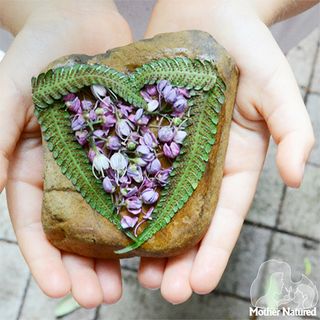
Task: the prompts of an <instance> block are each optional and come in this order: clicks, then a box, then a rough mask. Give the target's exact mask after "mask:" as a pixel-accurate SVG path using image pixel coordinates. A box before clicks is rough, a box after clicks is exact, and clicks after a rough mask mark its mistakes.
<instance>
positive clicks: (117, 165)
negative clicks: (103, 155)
mask: <svg viewBox="0 0 320 320" xmlns="http://www.w3.org/2000/svg"><path fill="white" fill-rule="evenodd" d="M110 165H111V168H112V169H113V170H116V171H123V170H124V169H126V168H127V166H128V160H127V158H126V157H125V156H124V155H123V154H122V153H120V152H117V153H114V154H113V155H112V156H111V158H110Z"/></svg>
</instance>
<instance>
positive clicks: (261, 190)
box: [0, 29, 320, 320]
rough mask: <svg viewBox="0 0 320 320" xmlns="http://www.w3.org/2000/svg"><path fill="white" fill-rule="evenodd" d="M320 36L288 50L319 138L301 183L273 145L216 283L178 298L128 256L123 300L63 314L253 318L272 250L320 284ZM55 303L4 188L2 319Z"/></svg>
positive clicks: (31, 318)
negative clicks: (164, 292) (292, 182)
mask: <svg viewBox="0 0 320 320" xmlns="http://www.w3.org/2000/svg"><path fill="white" fill-rule="evenodd" d="M319 40H320V38H319V29H318V30H315V31H314V32H312V33H311V34H310V35H309V36H308V37H306V38H305V39H304V40H303V41H302V42H301V43H300V44H299V45H298V46H296V47H295V48H294V49H292V50H291V51H290V52H289V54H288V59H289V61H290V64H291V66H292V68H293V70H294V73H295V75H296V78H297V81H298V83H299V86H300V88H301V94H302V95H303V97H304V100H305V102H306V105H307V108H308V111H309V113H310V116H311V118H312V121H313V125H314V130H315V134H316V138H317V143H316V146H315V148H314V150H313V153H312V155H311V157H310V160H309V163H308V165H307V167H306V174H305V178H304V181H303V184H302V186H301V188H300V189H299V190H293V189H290V188H287V187H286V186H284V185H283V183H282V181H281V180H280V178H279V175H278V172H277V169H276V166H275V162H274V155H275V147H274V145H271V148H270V150H269V154H268V157H267V161H266V164H265V168H264V170H263V174H262V177H261V179H260V183H259V187H258V191H257V194H256V197H255V200H254V203H253V205H252V208H251V210H250V213H249V215H248V218H247V220H246V222H245V225H244V228H243V230H242V233H241V236H240V239H239V242H238V244H237V246H236V249H235V250H234V253H233V255H232V257H231V259H230V262H229V265H228V268H227V270H226V272H225V274H224V277H223V279H222V281H221V283H220V285H219V287H218V289H217V290H216V291H215V292H213V293H212V294H209V295H207V296H199V295H196V294H194V295H193V296H192V298H191V299H190V300H189V301H188V302H186V303H184V304H182V305H178V306H174V305H171V304H169V303H167V302H165V301H163V299H162V298H161V295H160V293H159V291H151V290H146V289H143V288H141V287H140V286H139V284H138V282H137V279H136V278H137V276H136V275H137V274H136V270H137V266H138V260H137V259H130V260H129V259H126V260H124V261H123V279H124V280H123V282H124V294H123V298H122V300H121V301H120V302H119V303H117V304H115V305H111V306H101V307H99V308H97V309H94V310H84V309H80V310H78V311H76V312H75V313H73V314H71V315H69V316H66V317H64V319H66V320H73V319H77V320H94V319H96V320H102V319H112V320H117V319H124V318H125V319H230V318H231V319H248V318H249V316H248V310H249V306H250V296H249V290H250V286H251V283H252V281H253V280H254V278H255V276H256V274H257V272H258V269H259V266H260V265H261V263H263V262H264V261H266V260H268V259H271V258H274V259H280V260H283V261H287V262H288V263H289V264H290V265H291V267H292V270H293V278H294V279H295V280H299V277H300V275H301V274H302V273H304V270H305V263H306V262H310V263H311V266H312V268H311V275H310V276H309V278H310V279H311V280H312V281H313V282H314V283H315V284H316V285H317V286H318V290H319V291H320V272H319V271H320V268H319V262H320V218H319V213H320V201H319V196H320V170H319V169H320V49H319V45H320V42H319ZM35 245H36V244H35ZM56 304H57V301H56V300H52V299H49V298H47V297H46V296H44V295H43V294H42V292H41V291H40V289H38V287H37V286H36V284H35V282H34V281H33V279H32V277H31V275H30V273H29V271H28V269H27V267H26V265H25V262H24V261H23V258H22V257H21V254H20V252H19V249H18V246H17V243H16V239H15V235H14V233H13V231H12V228H11V225H10V220H9V216H8V211H7V207H6V202H5V193H2V194H1V195H0V320H22V319H23V320H37V319H39V320H43V319H45V320H50V319H54V315H53V310H54V308H55V306H56ZM318 317H319V318H318V319H320V312H319V306H318ZM290 319H292V318H290Z"/></svg>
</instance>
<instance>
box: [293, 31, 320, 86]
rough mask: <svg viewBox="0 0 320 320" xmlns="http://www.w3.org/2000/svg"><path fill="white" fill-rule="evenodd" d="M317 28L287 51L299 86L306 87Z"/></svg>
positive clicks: (315, 43)
mask: <svg viewBox="0 0 320 320" xmlns="http://www.w3.org/2000/svg"><path fill="white" fill-rule="evenodd" d="M318 39H319V28H317V29H316V30H314V31H313V32H312V33H311V34H310V35H309V36H308V37H306V38H305V39H304V40H302V41H301V42H300V43H299V44H298V45H297V46H296V47H294V48H293V49H292V50H290V51H289V53H288V55H287V58H288V61H289V63H290V65H291V68H292V70H293V73H294V75H295V77H296V79H297V82H298V84H299V85H300V86H303V87H305V88H306V87H307V86H308V84H309V81H310V76H311V73H312V67H313V61H314V57H315V54H316V51H317V46H318Z"/></svg>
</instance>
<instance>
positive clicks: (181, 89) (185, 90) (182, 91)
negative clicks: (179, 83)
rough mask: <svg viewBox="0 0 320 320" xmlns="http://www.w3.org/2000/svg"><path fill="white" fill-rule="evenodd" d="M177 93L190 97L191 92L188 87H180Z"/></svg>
mask: <svg viewBox="0 0 320 320" xmlns="http://www.w3.org/2000/svg"><path fill="white" fill-rule="evenodd" d="M177 93H178V94H179V95H182V96H184V97H185V98H190V92H189V90H188V89H186V88H178V89H177Z"/></svg>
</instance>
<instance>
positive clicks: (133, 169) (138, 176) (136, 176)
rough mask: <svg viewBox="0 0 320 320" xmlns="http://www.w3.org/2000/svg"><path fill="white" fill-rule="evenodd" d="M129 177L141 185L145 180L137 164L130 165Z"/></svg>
mask: <svg viewBox="0 0 320 320" xmlns="http://www.w3.org/2000/svg"><path fill="white" fill-rule="evenodd" d="M127 175H128V177H130V178H132V179H133V180H134V181H135V182H137V183H140V182H142V180H143V175H142V170H141V167H139V166H137V165H136V164H130V165H129V167H128V171H127Z"/></svg>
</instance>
